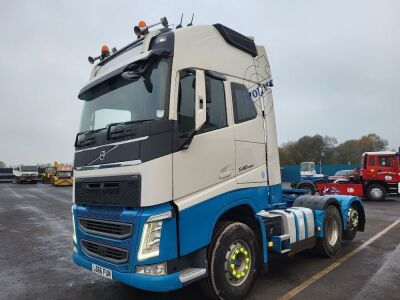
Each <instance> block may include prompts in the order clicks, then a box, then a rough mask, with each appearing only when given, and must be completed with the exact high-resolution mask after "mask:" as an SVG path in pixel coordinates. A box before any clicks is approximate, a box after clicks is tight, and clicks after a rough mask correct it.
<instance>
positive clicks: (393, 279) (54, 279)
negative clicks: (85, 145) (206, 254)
mask: <svg viewBox="0 0 400 300" xmlns="http://www.w3.org/2000/svg"><path fill="white" fill-rule="evenodd" d="M71 193H72V188H70V187H52V186H50V185H43V184H37V185H34V184H24V185H16V184H8V183H2V184H0V299H88V300H89V299H96V300H100V299H111V298H112V299H191V300H196V299H204V296H203V295H202V294H201V293H200V290H199V289H198V287H197V286H196V285H192V286H188V287H186V288H184V289H182V290H180V291H175V292H171V293H165V294H157V293H149V292H145V291H141V290H137V289H134V288H131V287H129V286H126V285H123V284H121V283H118V282H114V281H111V280H108V279H105V278H102V277H100V276H98V275H96V274H94V273H92V272H90V271H87V270H85V269H82V268H80V267H77V266H75V265H74V264H73V262H72V260H71V253H72V226H71V204H72V203H71ZM365 209H366V215H367V225H366V231H365V232H363V233H358V234H357V237H356V238H355V240H354V241H352V242H344V243H343V245H342V249H341V251H340V253H339V254H338V255H337V256H336V257H335V258H330V259H327V258H321V257H316V256H314V255H312V254H310V253H308V252H306V253H300V254H297V255H295V256H294V257H285V256H273V257H271V260H270V264H269V273H268V274H267V275H264V276H262V277H260V278H259V279H258V280H257V281H256V283H255V285H254V287H253V289H252V291H251V293H250V295H249V297H248V299H277V298H279V297H282V296H284V295H287V293H289V292H291V291H293V290H295V291H296V288H297V287H299V286H301V284H302V283H304V282H306V281H307V280H309V279H310V278H312V277H313V276H314V275H316V274H319V273H320V272H321V271H323V270H326V268H327V267H330V266H332V264H334V263H335V262H337V261H338V260H339V259H340V258H342V257H344V256H345V255H346V254H348V253H350V252H351V251H353V250H354V249H356V248H358V247H359V246H361V245H362V244H363V243H365V242H366V241H367V240H369V239H370V238H371V237H373V236H375V235H376V234H377V233H379V232H381V231H382V230H383V229H385V228H386V227H387V226H389V225H390V224H392V223H393V222H395V221H396V220H398V219H400V199H398V198H391V199H388V200H386V201H385V202H382V203H377V202H365ZM399 283H400V225H399V224H398V225H397V226H394V227H393V228H391V229H390V230H388V231H387V232H386V233H384V234H383V235H382V236H380V237H379V238H378V239H376V240H375V241H373V242H372V243H371V244H369V245H368V246H366V247H365V248H363V249H362V250H361V251H360V252H359V253H357V254H355V255H354V256H352V257H351V258H349V259H348V260H346V261H344V262H343V263H341V264H340V265H339V266H337V267H336V268H334V269H332V270H331V271H330V272H328V273H327V274H325V275H324V276H322V277H321V278H319V279H318V280H316V281H315V282H313V283H312V284H310V285H309V286H307V287H306V288H304V289H300V291H299V293H297V294H296V295H295V296H294V297H293V299H324V300H327V299H399V298H400V296H399V295H400V285H399Z"/></svg>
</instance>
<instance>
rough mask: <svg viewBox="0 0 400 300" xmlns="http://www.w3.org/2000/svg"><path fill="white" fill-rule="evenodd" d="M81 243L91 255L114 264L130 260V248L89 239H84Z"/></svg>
mask: <svg viewBox="0 0 400 300" xmlns="http://www.w3.org/2000/svg"><path fill="white" fill-rule="evenodd" d="M81 245H82V249H83V250H84V251H85V252H86V253H87V254H88V255H90V256H93V257H96V258H100V259H103V260H105V261H109V262H111V263H114V264H123V263H126V262H128V257H129V251H128V250H125V249H120V248H116V247H111V246H107V245H103V244H99V243H96V242H92V241H87V240H82V241H81Z"/></svg>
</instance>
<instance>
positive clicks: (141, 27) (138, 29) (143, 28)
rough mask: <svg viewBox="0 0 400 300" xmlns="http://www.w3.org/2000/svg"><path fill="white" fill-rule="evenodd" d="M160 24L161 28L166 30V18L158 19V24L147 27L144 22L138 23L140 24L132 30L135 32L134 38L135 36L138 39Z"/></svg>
mask: <svg viewBox="0 0 400 300" xmlns="http://www.w3.org/2000/svg"><path fill="white" fill-rule="evenodd" d="M160 24H161V25H162V26H164V27H165V28H167V27H168V20H167V18H166V17H162V18H161V19H160V22H158V23H154V24H152V25H147V24H146V22H145V21H140V22H139V23H138V24H137V26H135V27H134V28H133V31H134V32H135V34H136V36H137V37H138V38H140V37H141V36H143V35H146V34H148V33H149V28H151V27H154V26H157V25H160Z"/></svg>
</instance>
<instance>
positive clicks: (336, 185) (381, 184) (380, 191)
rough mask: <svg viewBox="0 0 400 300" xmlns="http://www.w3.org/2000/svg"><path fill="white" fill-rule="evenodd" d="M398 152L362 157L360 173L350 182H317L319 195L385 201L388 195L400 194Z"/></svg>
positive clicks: (365, 154) (355, 174)
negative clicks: (349, 196) (336, 195)
mask: <svg viewBox="0 0 400 300" xmlns="http://www.w3.org/2000/svg"><path fill="white" fill-rule="evenodd" d="M399 157H400V149H399V152H392V151H381V152H365V153H364V154H363V155H362V156H361V164H360V170H355V172H354V175H353V176H350V177H349V178H348V179H339V180H335V181H331V180H328V181H318V182H315V188H316V190H317V191H318V193H319V194H320V195H331V194H340V195H353V196H359V197H363V198H367V199H369V200H374V201H382V200H384V199H385V198H386V196H399V194H400V164H399Z"/></svg>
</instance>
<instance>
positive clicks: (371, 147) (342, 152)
mask: <svg viewBox="0 0 400 300" xmlns="http://www.w3.org/2000/svg"><path fill="white" fill-rule="evenodd" d="M387 146H388V141H387V140H385V139H382V138H381V137H380V136H378V135H377V134H375V133H370V134H368V135H364V136H362V137H361V138H360V139H358V140H348V141H345V142H344V143H342V144H340V145H338V146H337V147H336V149H335V159H334V161H335V163H341V164H346V163H352V164H355V163H359V162H360V157H361V154H363V153H364V152H369V151H371V152H374V151H383V150H386V149H387Z"/></svg>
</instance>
